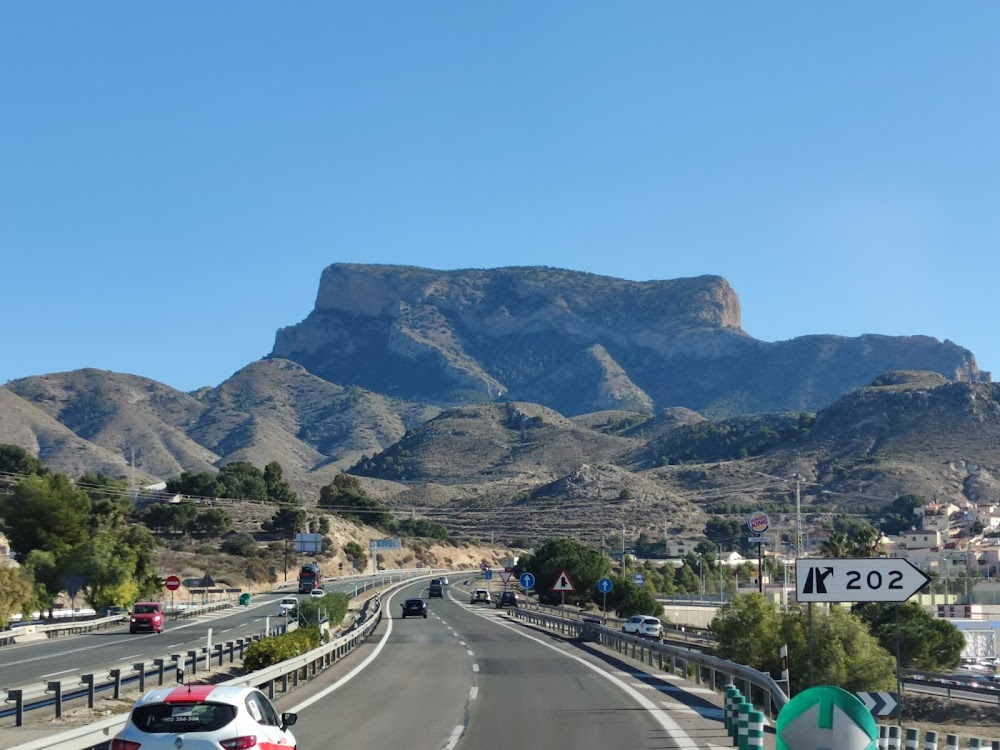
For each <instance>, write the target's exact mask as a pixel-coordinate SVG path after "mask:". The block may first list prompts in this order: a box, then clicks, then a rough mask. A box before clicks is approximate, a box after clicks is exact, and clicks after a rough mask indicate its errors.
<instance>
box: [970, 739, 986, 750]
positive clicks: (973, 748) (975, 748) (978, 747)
mask: <svg viewBox="0 0 1000 750" xmlns="http://www.w3.org/2000/svg"><path fill="white" fill-rule="evenodd" d="M982 748H983V741H982V740H981V739H979V738H978V737H969V750H982Z"/></svg>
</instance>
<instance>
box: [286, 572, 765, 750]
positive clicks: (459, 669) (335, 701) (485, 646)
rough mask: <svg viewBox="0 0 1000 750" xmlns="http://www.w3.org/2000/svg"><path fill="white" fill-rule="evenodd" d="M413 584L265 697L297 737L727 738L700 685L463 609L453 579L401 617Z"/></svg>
mask: <svg viewBox="0 0 1000 750" xmlns="http://www.w3.org/2000/svg"><path fill="white" fill-rule="evenodd" d="M422 586H423V584H410V585H406V586H404V587H402V588H401V590H399V591H397V592H395V593H393V594H392V595H391V596H386V597H384V598H383V604H384V606H386V608H387V615H388V616H387V617H386V618H384V620H383V622H382V624H380V626H379V627H378V629H377V630H376V631H375V632H374V633H373V635H372V636H371V637H370V638H369V639H368V642H367V643H366V644H365V645H364V646H362V647H361V648H360V649H359V650H358V651H356V652H355V653H353V654H352V655H351V657H350V658H349V659H345V660H344V662H342V663H340V664H338V665H335V667H334V668H333V669H331V670H330V672H329V673H328V674H325V675H323V676H322V677H320V678H319V679H317V680H315V681H312V682H310V683H308V685H307V686H304V687H303V688H301V689H300V690H298V691H294V692H292V693H291V694H289V695H288V696H284V697H280V698H279V699H278V700H277V701H276V703H277V706H278V708H279V710H281V711H292V710H294V711H297V712H298V713H299V721H298V723H297V724H296V725H295V727H294V730H293V731H294V732H295V735H296V739H297V740H298V746H299V748H301V749H302V750H312V749H313V748H315V749H316V750H319V749H320V748H325V747H330V746H331V745H335V746H337V747H344V748H414V749H416V750H456V748H457V750H462V749H463V748H469V749H470V750H471V749H472V748H476V750H482V749H489V750H492V749H495V750H501V748H502V749H503V750H508V749H509V748H510V747H511V746H516V747H518V748H519V750H531V749H533V748H538V749H539V750H541V749H542V748H544V749H545V750H553V749H554V748H572V750H632V749H633V748H641V749H643V750H652V749H653V748H697V747H701V748H720V749H721V748H729V747H731V746H732V743H731V742H730V740H729V738H728V737H727V736H725V734H724V729H723V728H722V725H721V723H720V722H719V721H717V719H718V718H720V717H721V709H719V708H718V699H717V698H716V697H715V696H713V695H712V694H711V691H709V690H707V689H705V688H698V687H696V686H694V685H690V684H689V683H686V682H684V681H681V680H679V679H674V678H671V677H667V676H663V677H662V678H657V677H653V676H650V675H645V674H642V673H638V672H637V671H636V670H638V669H639V667H638V665H636V664H635V662H631V663H624V662H619V661H618V660H617V657H616V656H614V655H606V654H604V653H603V652H602V651H601V650H600V649H597V648H579V647H577V646H575V645H571V644H568V643H566V642H565V641H562V640H561V639H559V638H556V637H555V636H554V635H552V634H551V633H545V632H540V631H538V630H534V629H532V628H527V627H525V626H523V625H519V624H512V623H510V622H509V621H507V620H505V619H504V618H503V617H502V611H498V610H496V609H493V608H492V607H490V608H486V607H482V608H481V609H474V608H473V607H472V606H471V605H469V604H468V593H467V589H464V588H461V587H460V586H457V585H455V584H453V585H452V586H450V587H448V588H447V589H446V590H447V591H448V593H447V594H446V598H445V599H444V600H440V599H432V600H430V601H429V602H428V607H429V613H430V614H429V616H428V617H427V619H422V618H407V619H406V620H403V619H401V618H400V610H401V608H400V603H401V602H402V601H403V599H405V598H407V597H409V596H419V595H420V593H421V589H422ZM772 746H773V745H772Z"/></svg>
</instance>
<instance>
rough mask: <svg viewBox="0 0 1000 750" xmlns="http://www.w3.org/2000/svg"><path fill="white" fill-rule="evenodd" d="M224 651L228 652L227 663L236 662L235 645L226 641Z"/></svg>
mask: <svg viewBox="0 0 1000 750" xmlns="http://www.w3.org/2000/svg"><path fill="white" fill-rule="evenodd" d="M226 650H227V651H229V663H230V664H232V663H233V662H234V661H236V644H235V643H233V642H232V641H226Z"/></svg>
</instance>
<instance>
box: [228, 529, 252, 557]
mask: <svg viewBox="0 0 1000 750" xmlns="http://www.w3.org/2000/svg"><path fill="white" fill-rule="evenodd" d="M222 551H223V552H226V553H228V554H230V555H238V556H239V557H253V556H254V555H256V554H257V542H256V540H254V538H253V537H252V536H250V534H247V533H243V532H241V533H239V534H233V535H232V536H229V537H226V540H225V541H224V542H223V543H222Z"/></svg>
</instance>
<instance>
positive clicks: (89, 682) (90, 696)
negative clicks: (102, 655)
mask: <svg viewBox="0 0 1000 750" xmlns="http://www.w3.org/2000/svg"><path fill="white" fill-rule="evenodd" d="M80 684H81V685H86V686H87V708H93V707H94V675H92V674H82V675H80Z"/></svg>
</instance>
